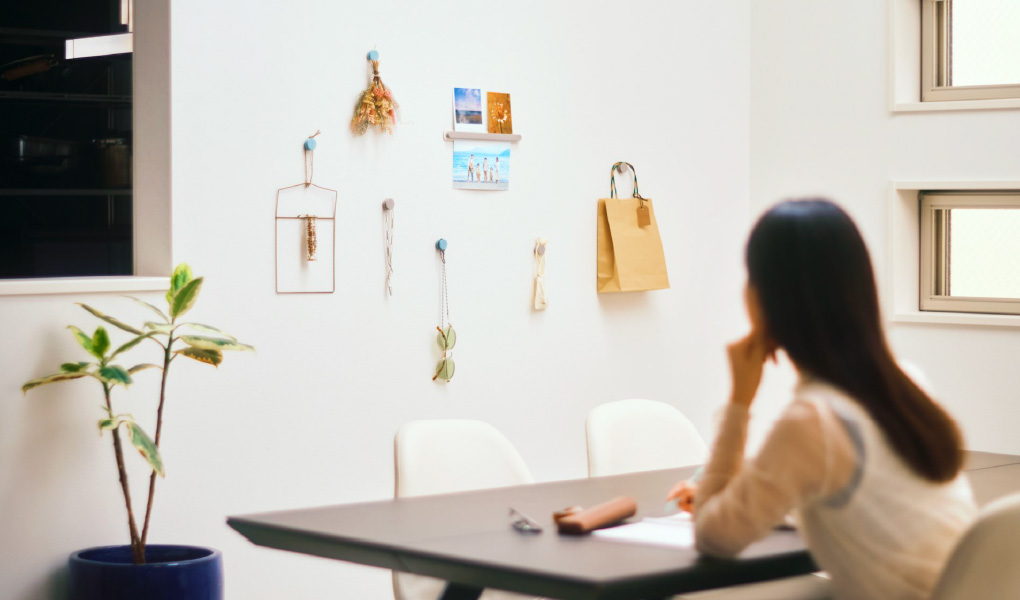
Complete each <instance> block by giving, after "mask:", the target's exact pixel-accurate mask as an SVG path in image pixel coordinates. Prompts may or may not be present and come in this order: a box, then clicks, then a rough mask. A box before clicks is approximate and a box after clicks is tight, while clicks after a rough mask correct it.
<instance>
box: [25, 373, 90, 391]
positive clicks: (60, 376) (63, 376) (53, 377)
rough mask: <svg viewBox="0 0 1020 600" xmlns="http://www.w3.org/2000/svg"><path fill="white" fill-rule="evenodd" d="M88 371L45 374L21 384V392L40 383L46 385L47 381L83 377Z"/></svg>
mask: <svg viewBox="0 0 1020 600" xmlns="http://www.w3.org/2000/svg"><path fill="white" fill-rule="evenodd" d="M86 375H88V373H85V372H84V371H80V372H78V373H54V374H53V375H47V376H46V377H40V378H39V379H33V380H32V381H29V382H28V383H26V384H25V385H23V386H21V391H22V392H27V391H28V390H30V389H32V388H36V387H39V386H40V385H46V384H47V383H56V382H58V381H69V380H71V379H80V378H82V377H85V376H86Z"/></svg>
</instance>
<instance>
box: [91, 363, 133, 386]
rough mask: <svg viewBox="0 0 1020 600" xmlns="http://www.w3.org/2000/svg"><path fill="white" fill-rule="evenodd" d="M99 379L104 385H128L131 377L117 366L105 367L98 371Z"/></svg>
mask: <svg viewBox="0 0 1020 600" xmlns="http://www.w3.org/2000/svg"><path fill="white" fill-rule="evenodd" d="M99 379H100V380H101V381H103V382H105V383H109V384H113V385H118V384H120V385H125V386H126V385H130V384H131V383H132V381H131V375H130V374H129V373H128V372H127V370H125V369H124V367H120V366H117V365H107V366H105V367H103V368H102V369H99Z"/></svg>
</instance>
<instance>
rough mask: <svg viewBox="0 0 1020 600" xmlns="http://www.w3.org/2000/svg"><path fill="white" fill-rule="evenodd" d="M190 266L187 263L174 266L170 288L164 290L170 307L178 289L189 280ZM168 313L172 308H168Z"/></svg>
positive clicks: (171, 311) (171, 312)
mask: <svg viewBox="0 0 1020 600" xmlns="http://www.w3.org/2000/svg"><path fill="white" fill-rule="evenodd" d="M191 279H192V275H191V267H189V266H188V264H187V263H181V264H179V265H177V267H176V268H174V272H173V275H171V276H170V289H168V290H167V291H166V302H167V304H169V305H170V306H171V307H172V306H173V304H174V296H176V295H177V292H178V291H180V289H181V288H182V287H184V284H186V283H188V282H189V281H191ZM170 314H171V315H172V314H173V308H171V309H170ZM168 320H169V319H168Z"/></svg>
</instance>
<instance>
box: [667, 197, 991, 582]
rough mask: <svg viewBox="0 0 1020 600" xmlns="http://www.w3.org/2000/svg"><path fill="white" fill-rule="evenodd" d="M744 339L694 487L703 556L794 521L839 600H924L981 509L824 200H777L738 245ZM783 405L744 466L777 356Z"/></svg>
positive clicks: (835, 211) (948, 431)
mask: <svg viewBox="0 0 1020 600" xmlns="http://www.w3.org/2000/svg"><path fill="white" fill-rule="evenodd" d="M746 264H747V274H748V282H747V288H746V291H745V300H746V303H747V310H748V315H749V317H750V321H751V332H750V333H749V334H748V335H747V336H746V337H744V338H743V339H741V340H739V341H737V342H736V343H734V344H731V345H730V346H729V347H728V353H729V360H730V367H731V372H732V379H733V389H732V392H731V397H730V402H729V404H728V405H727V407H726V409H725V412H724V415H723V419H722V422H721V425H720V428H719V433H718V435H717V437H716V439H715V442H714V444H713V449H712V456H711V459H710V460H709V463H708V464H707V465H706V467H705V471H704V474H703V476H702V477H701V479H700V481H699V482H697V483H692V482H686V481H684V482H680V483H678V484H677V485H676V486H675V487H674V488H673V490H672V491H671V492H670V494H669V496H670V498H671V499H674V500H677V501H679V503H680V505H681V507H683V508H686V509H688V510H691V511H692V512H693V513H694V520H695V528H696V529H695V531H696V537H697V546H698V549H699V550H700V551H701V552H703V553H706V554H711V555H715V556H733V555H736V554H737V553H739V552H740V551H741V550H742V549H743V548H744V547H746V546H747V545H748V544H750V543H751V542H753V541H755V540H757V539H759V538H761V537H764V536H765V535H767V534H768V532H769V531H770V530H771V529H772V528H773V527H774V526H775V525H777V524H779V523H781V522H782V521H783V520H784V518H785V517H786V515H787V514H788V513H791V512H792V513H793V515H794V517H795V519H796V521H797V524H798V528H799V529H800V531H801V534H802V535H803V537H804V539H805V540H806V542H807V545H808V547H809V548H810V550H811V553H812V555H813V557H814V559H815V561H816V562H817V563H818V565H819V566H821V568H823V569H824V570H825V571H827V572H828V574H829V576H830V577H831V580H832V586H831V587H832V592H833V594H834V596H835V597H836V598H882V599H902V600H921V599H924V598H928V597H929V595H930V594H931V591H932V589H933V587H934V586H935V583H936V581H937V579H938V576H939V573H940V572H941V569H942V567H943V566H944V564H945V562H946V560H947V559H948V558H949V554H950V552H951V551H952V549H953V547H954V546H955V544H956V542H957V541H958V539H959V537H960V536H961V535H962V534H963V532H964V530H965V529H966V528H967V526H968V525H969V524H970V522H971V521H972V520H973V518H974V517H975V515H976V513H977V509H976V508H975V505H974V500H973V496H972V493H971V489H970V484H969V483H968V481H967V478H966V476H965V475H964V474H962V472H961V468H962V466H963V442H962V437H961V434H960V431H959V429H958V427H957V425H956V423H955V422H954V421H953V420H952V418H951V417H950V416H949V415H948V414H947V413H946V411H945V410H944V409H943V408H942V407H941V406H939V405H938V404H937V403H936V402H934V401H933V400H932V399H931V398H930V397H929V396H928V395H927V394H926V393H925V392H924V390H922V389H921V388H920V387H918V385H917V384H916V383H914V381H912V380H911V379H910V378H909V377H908V376H907V375H906V374H905V373H904V372H903V370H902V369H901V368H900V367H899V366H898V365H897V363H896V360H895V358H894V357H893V355H892V352H891V351H890V349H889V346H888V344H887V343H886V340H885V335H884V333H883V330H882V323H881V316H880V313H879V306H878V294H877V290H876V287H875V278H874V274H873V272H872V266H871V260H870V258H869V256H868V251H867V248H866V247H865V244H864V240H863V239H862V238H861V235H860V233H859V232H858V230H857V227H856V226H855V225H854V223H853V221H852V220H851V219H850V217H849V216H848V215H847V214H846V213H845V212H844V211H843V210H842V209H840V208H839V207H838V206H836V205H835V204H833V203H832V202H829V201H827V200H819V199H812V200H794V201H786V202H782V203H780V204H778V205H776V206H774V207H773V208H771V209H770V210H769V211H767V212H766V213H765V214H764V215H763V216H762V217H761V218H760V219H759V220H758V222H757V223H756V224H755V226H754V229H753V230H752V232H751V236H750V239H749V240H748V243H747V255H746ZM780 350H781V351H783V352H785V353H786V354H787V356H788V357H789V358H790V361H791V362H792V363H793V365H794V367H795V368H796V369H797V371H798V374H799V376H800V381H799V383H798V385H797V387H796V391H795V394H794V398H793V401H792V402H791V403H790V405H789V406H788V407H787V408H786V410H785V411H784V413H783V414H782V416H781V417H780V418H779V420H778V421H777V422H776V424H775V425H774V427H773V429H772V431H771V432H770V433H769V435H768V437H767V439H766V441H765V443H764V445H763V446H762V448H761V451H760V452H759V453H758V455H757V456H756V457H755V458H754V459H753V460H751V461H750V462H748V463H747V464H746V465H745V464H744V444H745V440H746V434H747V424H748V420H749V409H750V406H751V403H752V402H753V400H754V397H755V394H756V393H757V390H758V385H759V383H760V381H761V375H762V369H763V367H764V364H765V362H766V361H767V360H768V359H769V358H774V357H775V353H776V352H777V351H780Z"/></svg>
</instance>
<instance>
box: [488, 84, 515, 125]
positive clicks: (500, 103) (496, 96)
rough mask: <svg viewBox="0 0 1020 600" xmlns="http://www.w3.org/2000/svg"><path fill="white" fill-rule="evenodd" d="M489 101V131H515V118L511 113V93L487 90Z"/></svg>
mask: <svg viewBox="0 0 1020 600" xmlns="http://www.w3.org/2000/svg"><path fill="white" fill-rule="evenodd" d="M485 95H486V100H487V101H488V109H489V110H488V113H489V114H488V117H489V133H513V132H514V120H513V116H511V114H510V94H503V93H500V92H486V94H485Z"/></svg>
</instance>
